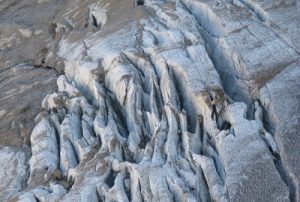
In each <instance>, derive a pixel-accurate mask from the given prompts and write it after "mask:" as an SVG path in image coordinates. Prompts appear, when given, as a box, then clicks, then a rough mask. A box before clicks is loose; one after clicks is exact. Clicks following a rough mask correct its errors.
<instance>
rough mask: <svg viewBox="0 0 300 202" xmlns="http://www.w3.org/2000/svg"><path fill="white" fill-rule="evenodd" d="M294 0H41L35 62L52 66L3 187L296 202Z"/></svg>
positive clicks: (72, 194) (35, 192) (21, 195)
mask: <svg viewBox="0 0 300 202" xmlns="http://www.w3.org/2000/svg"><path fill="white" fill-rule="evenodd" d="M28 2H29V1H28ZM296 3H297V2H296V1H256V0H248V1H247V0H245V1H243V0H237V1H217V0H216V1H215V0H213V1H211V0H210V1H206V0H200V1H195V0H182V1H164V2H162V1H155V0H151V1H150V0H149V1H147V0H145V1H129V0H124V1H118V2H111V1H106V0H104V1H100V2H98V1H93V0H86V1H79V0H78V1H63V2H61V4H60V5H59V4H55V5H54V4H53V3H51V2H48V1H39V3H37V5H35V6H37V7H41V8H44V7H48V8H49V9H50V8H51V12H49V15H50V13H51V15H52V18H51V19H52V24H51V25H49V26H50V27H52V28H53V29H51V30H52V31H51V33H49V34H50V36H51V37H52V38H49V40H50V41H47V40H48V38H47V37H48V36H47V34H45V35H43V37H45V38H43V39H40V41H41V42H42V41H43V42H44V43H46V44H47V51H44V52H43V51H42V52H43V54H42V55H41V57H40V58H41V63H40V64H39V65H38V67H39V68H38V70H43V71H47V72H49V71H54V70H50V69H55V70H56V72H59V73H61V74H62V75H60V76H59V77H58V78H57V82H56V84H57V91H56V92H55V91H54V90H53V91H52V92H51V93H48V94H47V95H45V96H43V97H44V99H43V100H40V103H41V107H42V108H43V112H41V113H40V114H39V115H38V116H37V117H36V118H35V121H36V125H35V127H34V128H33V131H32V133H31V136H30V148H31V154H30V155H28V154H26V156H27V157H28V158H30V159H29V160H28V177H27V176H26V175H24V174H22V175H21V174H19V175H18V176H20V177H19V178H18V179H19V180H16V181H14V182H13V183H15V184H17V185H18V186H19V187H20V188H18V189H16V190H11V191H9V192H2V189H0V191H1V194H0V196H1V197H2V195H3V198H4V199H8V198H10V200H12V201H272V202H273V201H299V200H300V199H299V193H300V190H299V165H298V164H297V162H298V156H299V155H298V153H297V152H298V149H297V145H298V144H299V143H300V142H299V141H300V140H299V141H298V132H297V131H298V125H299V114H300V111H299V110H298V107H297V106H298V103H299V93H298V90H297V89H298V87H299V85H300V83H299V81H298V79H297V78H298V75H299V72H300V71H299V50H298V48H299V46H298V45H299V43H298V41H299V40H300V36H299V34H297V33H298V31H299V26H298V24H297V23H298V21H297V20H298V19H299V18H300V16H299V12H297V11H298V10H297V9H298V7H297V5H296ZM5 6H6V7H7V8H8V10H7V11H6V12H5V14H3V16H6V15H8V16H9V15H11V12H12V11H14V9H16V10H17V11H18V9H17V8H18V6H19V4H18V3H16V5H8V4H5V5H4V7H5ZM33 7H34V6H33ZM10 9H11V11H10ZM48 17H49V16H48ZM283 20H285V21H287V22H288V23H284V21H283ZM44 26H46V25H44ZM20 34H21V35H22V36H23V37H25V38H28V39H30V40H37V39H36V37H34V36H33V34H34V32H33V31H31V32H30V31H28V30H22V31H21V32H20ZM46 41H47V42H46ZM24 43H25V42H24ZM45 50H46V49H45ZM6 54H7V55H5V54H4V60H8V58H9V57H10V56H9V53H6ZM14 54H17V52H11V57H12V58H13V57H14ZM22 57H28V58H32V56H30V55H29V56H27V55H23V56H22ZM23 62H24V61H23ZM17 63H21V62H20V61H18V62H17ZM26 64H27V65H31V66H35V67H37V65H36V64H35V63H34V62H33V63H30V64H28V63H26ZM44 67H48V68H49V69H47V70H46V69H43V68H44ZM42 78H45V77H42ZM43 92H45V91H43ZM3 114H4V115H3V117H5V113H3ZM0 116H1V113H0ZM0 137H1V136H0ZM4 144H6V143H4ZM23 145H24V146H23V147H26V146H25V145H26V141H25V142H24V143H23ZM18 152H21V151H18ZM24 155H25V154H24ZM14 158H17V159H18V155H16V157H14ZM18 161H20V162H19V163H20V164H22V165H23V164H24V162H27V160H23V161H21V160H20V159H18ZM8 166H9V165H8ZM22 170H26V164H25V167H22V168H18V172H19V173H21V171H22ZM24 172H26V171H24ZM12 176H13V175H12V174H9V177H10V178H12ZM26 179H27V185H24V181H26ZM0 188H1V187H0Z"/></svg>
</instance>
